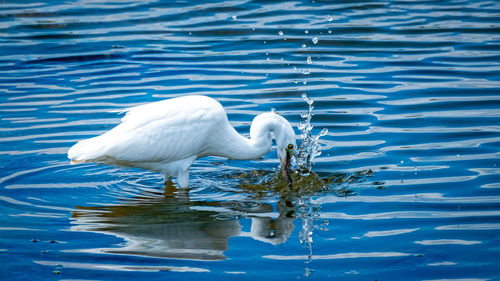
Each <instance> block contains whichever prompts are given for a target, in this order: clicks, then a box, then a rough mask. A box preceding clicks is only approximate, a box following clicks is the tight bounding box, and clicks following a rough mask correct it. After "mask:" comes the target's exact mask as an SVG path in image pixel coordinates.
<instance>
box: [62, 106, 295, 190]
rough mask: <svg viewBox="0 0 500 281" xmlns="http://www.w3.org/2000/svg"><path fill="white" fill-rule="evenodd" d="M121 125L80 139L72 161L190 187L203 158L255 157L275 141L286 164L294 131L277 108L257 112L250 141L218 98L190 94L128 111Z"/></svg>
mask: <svg viewBox="0 0 500 281" xmlns="http://www.w3.org/2000/svg"><path fill="white" fill-rule="evenodd" d="M126 112H127V114H126V115H125V116H124V117H123V118H122V119H121V123H120V124H119V125H118V126H116V127H115V128H113V129H111V130H110V131H108V132H106V133H104V134H103V135H100V136H97V137H94V138H90V139H87V140H82V141H79V142H78V143H77V144H75V145H74V146H73V147H71V148H70V150H69V151H68V157H69V158H70V159H71V160H72V162H73V163H81V162H104V163H107V164H118V165H126V166H134V167H139V168H142V169H148V170H153V171H159V172H161V173H163V174H164V175H165V179H166V180H167V179H169V178H171V177H177V181H178V184H179V186H181V187H187V186H188V185H189V167H190V166H191V164H192V163H193V161H194V160H196V159H197V158H200V157H203V156H210V155H211V156H222V157H226V158H230V159H243V160H245V159H255V158H259V157H261V156H263V155H264V154H266V153H267V152H268V151H269V150H270V149H271V145H272V140H271V132H272V133H273V134H274V137H275V139H276V144H277V149H278V155H279V158H280V159H281V162H282V167H286V166H288V163H286V161H289V157H290V155H289V151H288V152H287V150H288V149H290V148H293V147H294V146H295V133H294V131H293V128H292V126H291V125H290V123H288V121H287V120H286V119H285V118H283V117H281V116H279V115H277V114H275V113H272V112H269V113H263V114H260V115H258V116H256V117H255V118H254V120H253V123H252V126H251V128H250V139H247V138H245V137H243V136H241V135H240V134H238V133H237V132H236V130H235V129H234V128H233V127H232V126H231V125H230V123H229V121H228V119H227V115H226V112H225V111H224V108H223V107H222V105H221V104H220V103H219V102H217V101H216V100H214V99H212V98H209V97H205V96H185V97H180V98H173V99H168V100H163V101H159V102H154V103H149V104H144V105H140V106H136V107H132V108H129V109H127V110H126Z"/></svg>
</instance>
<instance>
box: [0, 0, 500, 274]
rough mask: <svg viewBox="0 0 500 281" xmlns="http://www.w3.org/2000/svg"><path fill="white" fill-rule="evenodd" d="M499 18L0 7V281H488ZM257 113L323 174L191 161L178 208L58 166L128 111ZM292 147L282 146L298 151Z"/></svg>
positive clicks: (299, 7) (496, 180) (444, 5)
mask: <svg viewBox="0 0 500 281" xmlns="http://www.w3.org/2000/svg"><path fill="white" fill-rule="evenodd" d="M499 15H500V3H498V2H497V1H487V0H485V1H475V0H464V1H462V0H456V1H451V0H450V1H386V2H383V1H319V0H314V1H300V0H299V1H257V0H248V1H204V0H201V1H164V2H162V1H136V0H130V1H121V0H113V1H100V0H92V1H46V0H41V1H28V2H27V3H22V2H19V1H17V2H16V1H9V0H7V1H2V2H1V3H0V93H1V94H0V163H1V164H0V165H1V166H2V167H1V169H0V257H1V260H2V265H1V266H0V279H2V280H165V279H168V280H174V279H183V280H217V281H220V280H233V279H238V280H295V279H300V280H308V279H311V280H469V281H480V280H500V235H499V234H500V150H499V148H500V17H499ZM192 94H198V95H207V96H210V97H212V98H215V99H217V100H218V101H219V102H220V103H221V104H222V105H223V106H224V107H225V109H226V112H227V114H228V117H229V120H230V121H231V124H232V125H233V126H234V127H235V128H236V130H237V131H238V132H240V133H241V134H243V135H246V136H248V134H249V128H250V124H251V122H252V120H253V118H254V116H255V115H257V114H260V113H264V112H268V111H271V110H274V111H275V112H277V113H279V114H281V115H282V116H284V117H285V118H287V119H288V120H289V121H290V122H291V123H292V124H293V126H294V128H295V131H296V133H297V135H300V130H299V126H300V124H301V122H304V117H307V112H308V104H307V103H306V102H305V101H304V99H303V98H302V95H303V94H306V95H307V97H309V98H310V99H312V100H313V101H314V103H313V104H312V105H313V106H314V108H313V109H312V116H310V117H311V120H310V123H311V125H312V126H313V128H312V130H311V134H312V135H311V136H310V137H314V136H319V134H320V131H321V130H323V129H327V130H328V133H327V134H326V135H324V136H321V137H319V139H318V141H319V143H318V144H319V145H320V148H321V155H319V156H317V157H316V158H315V159H314V164H313V166H312V172H311V173H310V174H309V175H307V176H306V175H300V176H299V175H296V176H297V177H298V180H296V181H295V183H294V185H295V186H294V189H293V190H292V191H291V192H289V191H286V190H284V189H283V188H282V187H280V184H279V182H278V180H277V174H278V171H279V168H278V165H279V161H278V159H277V156H276V151H275V150H272V151H271V152H269V153H268V154H266V155H265V156H264V157H263V159H257V160H252V161H240V160H227V159H223V158H217V157H206V158H201V159H198V160H197V161H195V163H194V165H193V166H192V168H191V181H190V187H189V189H179V188H176V186H175V185H171V184H168V185H165V184H164V182H163V177H162V175H160V174H158V173H154V172H150V171H144V170H140V169H135V168H124V167H114V166H107V165H102V164H91V163H89V164H81V165H71V164H70V162H69V160H68V159H67V154H66V153H67V151H68V149H69V148H70V147H71V146H72V145H73V144H74V143H76V142H77V141H79V140H82V139H85V138H90V137H93V136H96V135H99V134H101V133H103V132H105V131H107V130H109V129H111V128H113V127H114V126H115V125H116V124H118V123H119V122H120V118H121V117H122V116H123V114H120V112H121V111H123V110H124V109H126V108H128V107H131V106H135V105H139V104H144V103H147V102H153V101H159V100H163V99H168V98H173V97H179V96H185V95H192ZM298 141H299V142H300V139H299V140H298Z"/></svg>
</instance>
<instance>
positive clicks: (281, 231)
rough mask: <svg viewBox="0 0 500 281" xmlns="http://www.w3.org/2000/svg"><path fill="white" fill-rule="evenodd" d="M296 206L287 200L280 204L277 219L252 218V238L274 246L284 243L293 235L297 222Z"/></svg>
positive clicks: (282, 199)
mask: <svg viewBox="0 0 500 281" xmlns="http://www.w3.org/2000/svg"><path fill="white" fill-rule="evenodd" d="M295 212H296V207H295V205H294V204H293V203H292V202H291V201H290V200H288V199H286V198H281V199H280V201H279V202H278V213H279V216H278V218H276V219H272V218H269V217H259V216H255V217H252V228H251V230H250V232H251V234H250V235H251V236H252V238H254V239H255V240H259V241H262V242H266V243H270V244H273V245H277V244H281V243H284V242H285V241H286V240H287V239H288V237H290V235H291V234H292V230H293V229H294V227H295V226H294V224H293V221H294V220H295Z"/></svg>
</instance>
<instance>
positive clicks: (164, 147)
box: [102, 100, 227, 162]
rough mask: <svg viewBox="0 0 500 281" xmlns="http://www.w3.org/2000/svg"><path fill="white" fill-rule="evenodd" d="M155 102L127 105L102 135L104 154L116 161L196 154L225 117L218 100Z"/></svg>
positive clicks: (162, 159) (164, 159) (171, 158)
mask: <svg viewBox="0 0 500 281" xmlns="http://www.w3.org/2000/svg"><path fill="white" fill-rule="evenodd" d="M193 102H196V103H195V104H192V103H186V102H185V100H184V102H182V103H179V102H175V101H174V102H172V100H171V101H170V102H157V103H152V104H146V105H141V106H138V107H134V108H132V109H130V110H129V111H128V113H127V115H126V116H125V117H123V118H122V123H121V124H120V125H118V126H117V127H115V128H114V129H112V130H111V131H109V132H107V133H106V134H104V135H103V138H102V141H104V142H105V145H104V146H105V149H104V150H105V152H104V154H105V155H104V156H108V157H112V158H114V159H115V160H118V161H126V162H127V161H130V162H134V161H135V162H137V161H147V162H171V161H176V160H180V159H184V158H187V157H190V156H194V155H199V154H200V153H201V152H202V151H203V149H204V147H206V146H207V143H206V142H207V140H210V139H211V138H209V136H210V134H212V133H213V131H214V128H216V127H217V126H219V125H220V123H221V122H223V121H224V119H225V120H227V117H226V115H225V112H224V110H223V109H222V106H220V104H219V103H217V102H216V103H215V104H214V103H207V102H205V103H203V101H199V100H193Z"/></svg>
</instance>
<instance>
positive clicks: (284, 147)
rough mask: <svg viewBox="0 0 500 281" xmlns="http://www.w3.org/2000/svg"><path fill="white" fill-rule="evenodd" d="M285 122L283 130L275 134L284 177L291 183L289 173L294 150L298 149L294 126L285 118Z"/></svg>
mask: <svg viewBox="0 0 500 281" xmlns="http://www.w3.org/2000/svg"><path fill="white" fill-rule="evenodd" d="M283 120H284V121H285V122H283V123H282V126H281V130H280V131H279V132H274V133H275V137H276V146H277V149H278V157H279V159H280V162H281V169H282V173H283V177H284V178H285V179H287V180H288V181H289V182H290V181H291V179H290V177H289V174H288V173H289V172H290V169H291V166H292V164H291V160H292V156H293V155H294V149H295V148H296V144H295V132H294V131H293V128H292V125H290V123H288V121H286V119H285V118H283Z"/></svg>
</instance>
